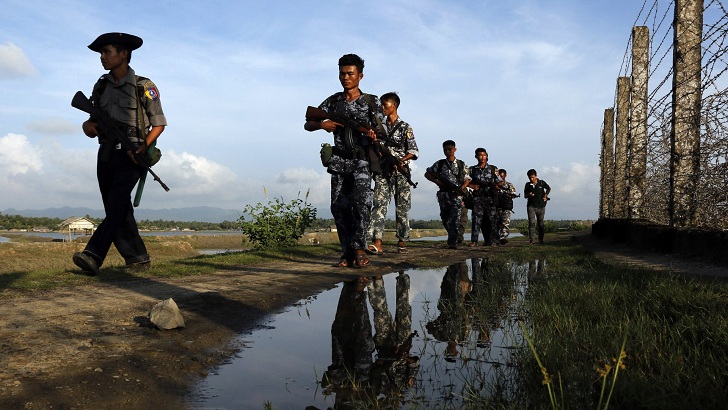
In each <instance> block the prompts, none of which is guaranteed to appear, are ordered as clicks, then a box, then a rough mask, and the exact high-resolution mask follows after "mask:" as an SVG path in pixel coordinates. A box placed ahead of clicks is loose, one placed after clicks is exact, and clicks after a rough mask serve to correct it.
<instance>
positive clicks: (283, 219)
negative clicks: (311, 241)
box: [239, 192, 316, 248]
mask: <svg viewBox="0 0 728 410" xmlns="http://www.w3.org/2000/svg"><path fill="white" fill-rule="evenodd" d="M308 194H309V192H306V197H305V199H301V198H300V197H299V198H296V199H294V200H291V201H290V202H288V203H286V202H284V201H283V198H275V199H274V200H273V201H268V202H267V203H265V204H263V203H260V202H259V203H257V204H255V205H246V206H245V208H243V216H241V217H240V220H239V221H240V227H241V228H242V231H243V233H244V234H246V235H248V238H249V240H250V242H252V243H253V244H254V245H255V247H256V248H272V247H281V246H293V245H295V244H296V243H297V242H298V240H299V239H300V238H301V237H302V236H303V234H304V232H305V231H306V228H308V227H309V226H310V225H311V222H313V221H315V220H316V208H313V207H312V206H311V204H310V203H308ZM299 196H300V193H299ZM245 215H249V220H246V217H245Z"/></svg>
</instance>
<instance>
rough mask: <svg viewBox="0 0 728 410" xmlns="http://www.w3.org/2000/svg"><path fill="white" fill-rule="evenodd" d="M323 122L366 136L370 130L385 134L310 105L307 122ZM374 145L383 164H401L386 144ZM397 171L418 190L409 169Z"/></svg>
mask: <svg viewBox="0 0 728 410" xmlns="http://www.w3.org/2000/svg"><path fill="white" fill-rule="evenodd" d="M323 120H331V121H334V122H338V123H339V124H341V125H343V126H344V127H347V128H351V129H355V130H357V131H359V132H361V133H364V134H366V133H368V132H369V130H374V132H376V133H377V135H378V136H382V135H383V134H384V131H383V130H381V129H379V128H378V127H377V128H375V127H372V126H370V125H368V124H362V123H360V122H358V121H355V120H353V119H351V118H349V117H346V116H344V115H338V114H332V113H329V112H326V111H324V110H322V109H320V108H316V107H312V106H310V105H309V106H308V107H307V108H306V121H323ZM374 143H375V144H374V147H375V150H376V151H377V154H378V155H379V157H380V158H381V159H382V162H383V163H384V164H385V166H388V167H389V168H390V169H391V167H392V166H396V165H398V164H399V159H398V158H397V157H395V156H394V155H392V152H391V151H389V149H388V148H387V147H386V146H385V145H384V144H382V142H381V141H379V140H377V141H374ZM349 144H350V145H352V146H353V142H349V143H347V142H345V145H349ZM397 169H398V170H399V171H400V172H401V173H402V175H403V176H404V177H405V178H407V183H408V184H410V185H411V186H412V187H414V188H417V182H413V181H412V173H411V172H410V170H409V167H404V168H403V169H399V167H398V168H397Z"/></svg>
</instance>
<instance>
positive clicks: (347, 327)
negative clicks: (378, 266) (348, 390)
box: [325, 278, 374, 385]
mask: <svg viewBox="0 0 728 410" xmlns="http://www.w3.org/2000/svg"><path fill="white" fill-rule="evenodd" d="M361 280H362V278H359V279H355V280H352V281H347V282H344V285H343V287H342V288H341V296H339V304H338V305H337V306H336V315H335V318H334V323H333V324H332V325H331V366H329V367H328V369H327V371H326V374H325V379H326V380H327V381H328V382H329V383H332V384H334V385H344V384H345V383H347V382H349V381H350V377H349V375H353V376H355V377H356V378H357V379H358V380H368V379H369V374H370V371H371V368H372V364H373V361H372V352H373V351H374V341H373V338H372V325H371V323H370V322H369V311H368V309H367V299H366V292H364V285H363V284H362V282H361Z"/></svg>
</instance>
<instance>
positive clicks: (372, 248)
mask: <svg viewBox="0 0 728 410" xmlns="http://www.w3.org/2000/svg"><path fill="white" fill-rule="evenodd" d="M367 250H368V251H369V253H371V254H372V255H381V254H383V253H384V252H382V251H380V250H379V249H377V247H376V245H374V244H371V245H369V247H368V248H367Z"/></svg>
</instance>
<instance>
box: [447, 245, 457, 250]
mask: <svg viewBox="0 0 728 410" xmlns="http://www.w3.org/2000/svg"><path fill="white" fill-rule="evenodd" d="M447 247H448V249H457V248H458V246H457V245H447Z"/></svg>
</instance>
